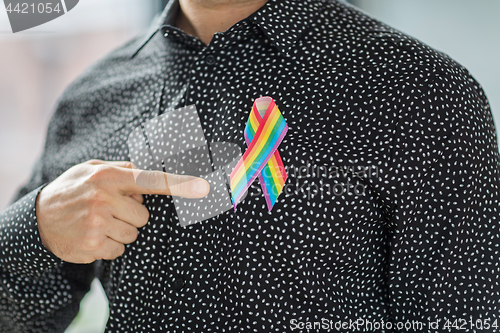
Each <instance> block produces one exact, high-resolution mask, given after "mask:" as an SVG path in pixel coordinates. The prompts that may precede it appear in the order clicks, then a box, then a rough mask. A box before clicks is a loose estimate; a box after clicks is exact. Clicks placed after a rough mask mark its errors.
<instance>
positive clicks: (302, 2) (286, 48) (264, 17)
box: [132, 0, 325, 57]
mask: <svg viewBox="0 0 500 333" xmlns="http://www.w3.org/2000/svg"><path fill="white" fill-rule="evenodd" d="M324 5H325V1H323V0H269V1H268V2H267V3H266V4H265V5H264V6H263V7H261V8H260V9H259V10H257V11H256V12H255V13H253V14H252V15H250V16H249V17H248V18H246V19H245V20H247V21H249V22H253V23H254V24H256V25H257V26H258V27H259V28H260V29H261V30H262V31H263V32H264V34H265V35H266V37H267V38H268V39H269V40H270V42H271V44H272V45H273V46H275V47H276V48H277V49H278V50H279V51H280V52H282V53H285V54H289V52H290V50H291V49H292V48H293V47H294V46H295V43H296V42H297V40H298V39H299V38H300V37H301V36H302V35H303V33H304V32H305V31H306V30H307V29H308V28H309V27H310V26H311V25H312V24H313V22H315V18H316V16H317V15H318V13H320V12H321V9H322V8H323V6H324ZM178 9H179V3H178V0H170V1H169V2H168V4H167V5H166V6H165V9H164V10H163V12H162V13H161V14H159V15H157V16H156V17H155V19H154V20H153V23H152V24H151V26H150V28H149V29H148V31H147V33H146V34H145V36H144V38H143V39H141V41H140V42H139V46H138V47H137V49H136V50H135V52H134V54H133V55H132V57H134V56H135V55H136V54H137V53H138V52H139V51H140V50H141V49H142V48H143V47H144V46H145V45H146V44H147V43H148V42H149V41H150V40H151V38H152V37H153V36H154V35H155V34H156V33H157V32H158V31H159V30H160V29H161V27H162V26H163V25H165V24H168V25H172V24H173V20H174V17H175V15H177V11H178Z"/></svg>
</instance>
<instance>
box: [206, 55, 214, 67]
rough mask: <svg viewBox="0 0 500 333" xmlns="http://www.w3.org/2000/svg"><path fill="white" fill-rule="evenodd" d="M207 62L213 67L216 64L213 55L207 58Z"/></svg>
mask: <svg viewBox="0 0 500 333" xmlns="http://www.w3.org/2000/svg"><path fill="white" fill-rule="evenodd" d="M205 62H206V63H207V64H209V65H213V64H215V57H214V56H213V55H209V56H207V58H206V59H205Z"/></svg>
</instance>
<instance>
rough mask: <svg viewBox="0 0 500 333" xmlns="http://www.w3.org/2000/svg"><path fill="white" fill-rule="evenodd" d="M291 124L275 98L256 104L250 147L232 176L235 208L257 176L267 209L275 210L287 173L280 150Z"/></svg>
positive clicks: (249, 124)
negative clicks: (286, 119)
mask: <svg viewBox="0 0 500 333" xmlns="http://www.w3.org/2000/svg"><path fill="white" fill-rule="evenodd" d="M287 131H288V125H287V123H286V121H285V119H284V118H283V116H282V115H281V112H280V110H279V109H278V107H277V106H276V103H274V100H273V99H272V98H271V97H260V98H257V99H256V100H255V102H254V103H253V107H252V111H251V112H250V116H249V117H248V121H247V124H246V127H245V141H246V143H247V145H248V148H247V150H246V151H245V153H244V154H243V156H242V157H241V159H240V160H239V161H238V163H237V164H236V166H235V168H234V169H233V171H232V172H231V175H230V185H231V193H232V200H233V205H234V209H235V210H236V205H237V204H238V203H239V201H240V200H241V198H242V197H243V195H244V194H245V192H246V190H247V189H248V188H249V187H250V185H251V184H252V182H253V181H254V180H255V178H257V177H259V181H260V185H261V187H262V190H263V191H264V196H265V198H266V203H267V208H268V210H269V211H271V210H272V209H273V206H274V204H275V203H276V200H277V199H278V196H279V195H280V193H281V191H282V190H283V187H284V185H285V181H286V179H287V174H286V171H285V167H284V166H283V161H282V159H281V156H280V154H279V152H278V146H279V145H280V144H281V141H283V138H284V137H285V134H286V132H287Z"/></svg>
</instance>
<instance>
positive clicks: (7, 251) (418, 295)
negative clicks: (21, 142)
mask: <svg viewBox="0 0 500 333" xmlns="http://www.w3.org/2000/svg"><path fill="white" fill-rule="evenodd" d="M177 10H178V4H177V3H176V2H175V1H171V2H170V3H169V5H168V6H167V8H166V10H165V11H164V13H163V14H162V16H161V17H159V18H158V19H157V20H156V21H155V23H154V24H153V25H152V29H151V30H150V31H149V32H148V33H147V34H145V35H144V36H140V37H139V38H136V39H134V40H132V41H131V42H129V43H127V44H126V45H124V46H123V47H120V48H119V49H117V50H116V51H114V52H112V53H111V54H110V55H108V56H107V57H106V58H105V59H103V60H102V61H100V62H98V63H97V64H96V65H94V66H93V67H92V68H90V69H89V70H87V71H86V72H85V73H84V74H83V75H82V76H81V77H80V78H79V79H77V80H76V81H75V82H74V83H73V84H71V85H70V87H68V88H67V90H66V91H65V92H64V94H63V96H62V97H61V99H60V101H59V103H58V106H57V109H56V111H55V114H54V116H53V118H52V120H51V123H50V126H49V130H48V134H47V142H46V146H45V151H44V153H43V155H42V156H41V158H40V160H39V162H38V163H37V164H36V166H35V169H34V171H33V176H32V178H31V180H30V181H29V183H28V184H26V186H25V187H24V188H23V189H22V190H21V191H20V193H19V195H18V198H17V201H16V202H15V203H14V204H12V205H11V206H10V207H8V208H7V209H6V210H5V211H4V212H3V213H2V214H1V215H0V221H1V224H0V325H1V326H0V331H1V332H63V331H64V329H65V328H66V327H67V326H68V325H69V323H70V322H71V320H72V319H73V318H74V316H75V315H76V313H77V311H78V304H79V302H80V300H81V299H82V297H83V296H84V294H85V293H86V292H87V291H88V290H89V287H90V283H91V281H92V280H93V278H94V277H98V278H99V279H100V281H101V283H102V285H103V287H104V290H105V292H106V295H107V298H108V300H109V306H110V317H109V320H108V323H107V327H106V332H134V333H139V332H148V333H149V332H176V333H181V332H266V333H268V332H288V331H301V330H302V331H304V332H305V331H306V329H308V328H310V329H311V331H321V330H323V331H332V332H334V331H351V332H352V331H368V332H373V331H380V332H393V331H398V330H399V331H402V327H404V328H405V329H408V327H409V325H410V326H411V325H413V326H412V327H413V329H415V330H417V331H433V332H441V331H443V332H447V331H448V329H447V326H446V325H447V324H448V325H449V328H451V329H453V326H452V325H453V321H455V325H458V326H456V327H462V326H461V325H462V324H463V323H464V322H465V323H466V327H467V328H468V329H469V330H470V331H476V330H477V328H474V327H471V325H473V324H476V322H477V321H482V323H483V325H484V324H485V323H489V325H490V326H491V327H490V330H491V329H492V328H493V326H492V325H494V324H495V323H496V325H497V326H498V325H500V322H497V320H499V319H500V318H499V317H500V305H499V300H500V230H499V228H500V224H499V208H500V192H499V191H500V170H499V166H500V163H499V154H498V146H497V141H496V135H495V128H494V123H493V120H492V115H491V112H490V109H489V105H488V101H487V99H486V97H485V95H484V93H483V91H482V89H481V87H480V85H479V84H478V83H477V82H476V81H475V80H474V79H473V78H472V77H471V75H470V74H469V73H468V72H467V70H465V69H464V68H463V67H461V66H460V65H458V64H457V63H456V62H454V61H453V60H451V59H450V58H449V57H448V56H446V55H445V54H442V53H440V52H437V51H435V50H433V49H431V48H430V47H428V46H426V45H425V44H423V43H421V42H419V41H417V40H415V39H413V38H411V37H408V36H406V35H404V34H402V33H400V32H398V31H396V30H394V29H392V28H390V27H388V26H386V25H384V24H383V23H381V22H379V21H377V20H374V19H372V18H370V17H368V16H367V15H365V14H364V13H362V12H360V11H358V10H357V9H355V8H352V7H350V6H348V5H346V4H345V3H343V2H337V1H330V0H300V1H298V0H297V1H294V0H288V1H285V0H282V1H280V0H270V1H269V2H268V3H267V4H266V5H264V6H263V7H262V8H261V9H259V10H258V11H257V12H255V13H254V14H252V15H251V16H250V17H248V18H247V19H244V20H242V21H240V22H238V23H237V24H235V25H234V26H233V27H231V28H230V29H229V30H227V31H226V32H220V33H217V34H215V36H214V37H213V39H212V41H211V42H210V44H209V45H208V46H205V45H204V44H203V43H202V42H201V41H200V40H198V39H197V38H194V37H192V36H188V35H186V34H185V33H183V32H182V31H180V30H179V29H177V28H175V27H173V26H171V25H170V24H169V23H170V22H173V19H174V17H175V14H176V13H177ZM260 96H270V97H272V98H273V99H274V100H275V102H276V104H277V105H278V107H279V109H280V111H281V113H282V115H283V117H284V119H285V120H286V122H287V124H288V126H289V130H288V133H287V134H286V136H285V137H284V140H283V142H282V143H281V145H280V146H279V147H278V150H279V153H280V155H281V157H282V160H283V164H284V166H285V167H286V168H287V169H286V170H287V172H288V179H287V181H286V183H285V189H284V191H283V193H282V194H281V195H280V196H279V197H278V200H277V202H276V204H275V206H274V208H273V209H272V211H270V212H269V211H268V209H267V206H266V200H265V198H264V196H263V195H262V191H261V187H260V184H259V182H258V181H255V182H254V183H253V184H252V186H251V187H250V189H249V191H248V195H247V196H246V197H245V199H244V200H243V201H242V202H241V203H239V204H238V206H237V209H236V210H233V209H231V210H228V211H226V212H224V213H221V214H219V215H217V216H215V217H213V218H210V219H207V220H204V221H202V222H200V223H196V224H193V225H190V226H187V227H182V226H180V224H179V219H178V216H177V213H176V209H175V207H174V205H173V202H172V198H171V197H168V196H153V195H152V196H145V201H144V205H145V206H146V207H147V208H148V209H149V211H150V219H149V222H148V224H147V225H146V226H145V227H143V228H141V229H140V230H139V236H138V239H137V241H136V242H134V243H132V244H130V245H127V247H126V251H125V253H124V255H123V256H121V257H119V258H117V259H116V260H112V261H105V260H103V261H98V262H95V263H93V264H89V265H76V264H70V263H67V262H63V261H61V260H59V259H58V258H57V257H55V256H54V255H52V254H51V253H49V252H48V251H47V250H46V249H45V248H44V247H43V245H42V243H41V241H40V237H39V234H38V229H37V221H36V212H35V200H36V196H37V193H38V192H39V191H40V188H41V187H42V186H43V185H44V184H46V183H48V182H50V181H52V180H53V179H55V178H56V177H58V176H59V175H60V174H61V173H63V172H64V171H65V170H67V169H68V168H70V167H71V166H73V165H75V164H78V163H80V162H84V161H86V160H89V159H102V160H127V159H128V158H129V151H128V146H127V139H128V137H129V135H130V133H131V132H132V131H133V130H134V129H135V128H137V127H138V126H141V124H144V123H145V122H147V121H148V120H150V119H153V118H154V117H157V116H158V115H161V114H164V113H166V112H169V111H171V110H175V109H177V108H180V107H182V106H185V105H195V106H196V109H197V112H198V115H199V118H200V121H201V125H202V127H203V131H204V136H205V138H206V140H207V142H209V143H213V142H221V141H222V142H231V143H235V144H237V145H239V147H241V151H242V152H243V151H244V150H245V149H246V147H247V145H246V143H245V139H244V135H243V131H244V128H245V124H246V121H247V119H248V115H249V112H250V110H251V107H252V104H253V101H254V100H255V99H256V98H258V97H260ZM401 325H404V326H401Z"/></svg>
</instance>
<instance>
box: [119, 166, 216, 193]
mask: <svg viewBox="0 0 500 333" xmlns="http://www.w3.org/2000/svg"><path fill="white" fill-rule="evenodd" d="M121 169H122V170H123V172H125V173H128V174H129V175H128V177H127V178H128V179H130V180H131V181H127V182H126V183H125V184H124V186H125V187H126V188H124V189H125V190H129V191H131V192H133V193H138V194H160V195H172V196H179V197H184V198H192V199H196V198H203V197H205V196H206V195H207V194H208V193H209V192H210V184H209V183H208V182H207V181H206V180H205V179H203V178H199V177H193V176H185V175H176V174H171V173H166V172H162V171H154V170H139V169H125V168H121Z"/></svg>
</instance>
